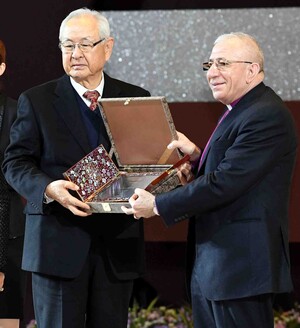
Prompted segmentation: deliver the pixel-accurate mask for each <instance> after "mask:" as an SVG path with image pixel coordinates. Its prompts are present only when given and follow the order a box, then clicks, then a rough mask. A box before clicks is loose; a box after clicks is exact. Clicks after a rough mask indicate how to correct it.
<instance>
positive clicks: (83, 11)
mask: <svg viewBox="0 0 300 328" xmlns="http://www.w3.org/2000/svg"><path fill="white" fill-rule="evenodd" d="M85 15H88V16H93V17H95V18H96V20H97V22H98V30H99V37H100V38H108V37H109V36H110V28H109V23H108V20H107V18H106V17H105V16H103V15H102V14H101V13H100V12H99V11H96V10H91V9H88V8H80V9H76V10H74V11H72V12H70V14H69V15H68V16H67V17H66V18H65V19H64V20H63V21H62V22H61V24H60V28H59V41H63V40H62V35H63V31H64V29H65V26H66V23H67V22H68V21H69V20H70V19H71V18H74V17H80V16H85Z"/></svg>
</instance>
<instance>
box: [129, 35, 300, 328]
mask: <svg viewBox="0 0 300 328" xmlns="http://www.w3.org/2000/svg"><path fill="white" fill-rule="evenodd" d="M203 69H204V71H206V74H207V81H208V84H209V86H210V88H211V90H212V93H213V96H214V98H215V99H216V100H218V101H220V102H222V103H223V104H224V105H226V107H227V108H226V111H225V112H224V114H223V115H222V117H221V118H220V120H219V122H218V125H217V127H216V129H215V130H214V132H213V134H212V136H211V138H210V140H209V141H208V144H207V145H206V147H205V149H204V150H203V151H202V152H201V151H200V150H199V148H198V147H196V146H195V144H193V143H192V142H191V141H189V140H188V139H187V138H186V137H185V136H184V135H182V134H180V133H179V140H177V141H173V142H172V143H171V144H170V145H169V147H170V148H176V147H177V148H179V149H181V151H183V152H184V153H188V154H190V155H191V159H192V162H191V165H190V167H189V166H187V165H186V166H185V167H183V168H182V170H181V177H182V180H183V183H185V182H188V183H187V184H185V185H184V186H182V187H180V188H177V189H175V190H173V191H171V192H168V193H164V194H161V195H157V196H155V197H154V196H153V195H151V194H149V193H148V192H146V191H144V190H141V189H137V190H136V191H135V194H134V195H133V196H132V197H131V199H130V204H131V206H132V207H131V208H123V210H124V212H126V213H127V214H134V216H135V218H136V219H138V218H140V217H145V218H147V217H151V216H153V215H154V214H157V215H160V216H161V218H162V220H163V221H164V222H165V223H166V225H168V226H169V225H172V224H175V223H176V222H178V221H181V220H184V219H190V228H191V229H190V231H191V232H192V233H191V235H190V237H191V240H194V241H193V243H194V244H193V247H192V248H193V249H194V251H195V254H194V256H193V259H194V261H193V269H192V276H191V294H192V306H193V317H194V324H195V327H196V328H206V327H207V328H215V327H216V328H225V327H226V328H232V327H240V328H247V327H249V328H250V327H251V328H253V327H262V328H267V327H270V328H271V327H273V325H274V323H273V311H272V301H273V297H274V294H275V293H282V292H289V291H291V289H292V282H291V277H290V262H289V248H288V204H289V193H290V185H291V179H292V172H293V167H294V162H295V154H296V148H297V138H296V133H295V127H294V124H293V120H292V118H291V115H290V113H289V111H288V109H287V108H286V107H285V105H284V104H283V102H282V100H281V99H280V98H279V97H278V96H277V95H276V94H275V92H274V91H273V90H272V89H271V88H269V87H267V86H266V85H265V84H264V83H263V79H264V57H263V53H262V50H261V48H260V46H259V45H258V43H257V41H256V40H255V39H254V38H253V37H251V36H250V35H247V34H243V33H231V34H225V35H221V36H220V37H218V38H217V40H216V41H215V43H214V47H213V49H212V52H211V55H210V58H209V61H208V62H206V63H203ZM190 168H191V172H192V173H193V175H194V178H191V174H190V173H191V172H190ZM191 240H190V242H191Z"/></svg>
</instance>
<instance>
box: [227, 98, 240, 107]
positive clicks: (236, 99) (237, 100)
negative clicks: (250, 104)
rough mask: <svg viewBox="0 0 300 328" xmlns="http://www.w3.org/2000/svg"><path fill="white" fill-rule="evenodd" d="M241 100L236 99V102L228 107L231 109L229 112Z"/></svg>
mask: <svg viewBox="0 0 300 328" xmlns="http://www.w3.org/2000/svg"><path fill="white" fill-rule="evenodd" d="M240 100H241V98H238V99H236V100H235V101H233V102H232V103H230V104H229V105H226V106H227V108H228V109H229V110H232V108H233V107H234V106H235V105H236V104H237V103H238V102H239V101H240Z"/></svg>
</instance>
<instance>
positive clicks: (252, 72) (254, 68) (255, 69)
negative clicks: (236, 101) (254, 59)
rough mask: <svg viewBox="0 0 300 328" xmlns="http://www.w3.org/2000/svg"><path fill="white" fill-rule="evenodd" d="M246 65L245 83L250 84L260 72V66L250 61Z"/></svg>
mask: <svg viewBox="0 0 300 328" xmlns="http://www.w3.org/2000/svg"><path fill="white" fill-rule="evenodd" d="M248 66H249V67H248V71H247V79H246V83H247V84H250V83H251V82H252V81H253V80H254V78H255V77H256V76H257V74H258V73H259V72H260V66H259V64H258V63H252V64H250V65H248Z"/></svg>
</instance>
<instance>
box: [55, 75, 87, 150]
mask: <svg viewBox="0 0 300 328" xmlns="http://www.w3.org/2000/svg"><path fill="white" fill-rule="evenodd" d="M74 92H75V91H74V89H73V87H72V85H71V83H70V78H69V77H68V76H67V75H64V76H63V77H62V78H61V79H60V80H58V83H57V87H56V90H55V94H56V96H57V98H56V99H55V100H54V108H55V109H56V111H57V112H58V113H59V115H60V116H61V118H62V120H64V122H65V124H66V125H67V127H68V129H69V130H70V134H71V135H72V136H73V138H74V140H76V142H77V143H78V144H79V145H80V146H81V148H82V150H83V151H84V153H88V152H90V151H91V150H92V148H91V146H90V144H89V140H88V136H87V132H86V130H85V126H84V124H83V122H82V116H81V113H80V108H79V106H78V103H77V100H76V97H75V94H74Z"/></svg>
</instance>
